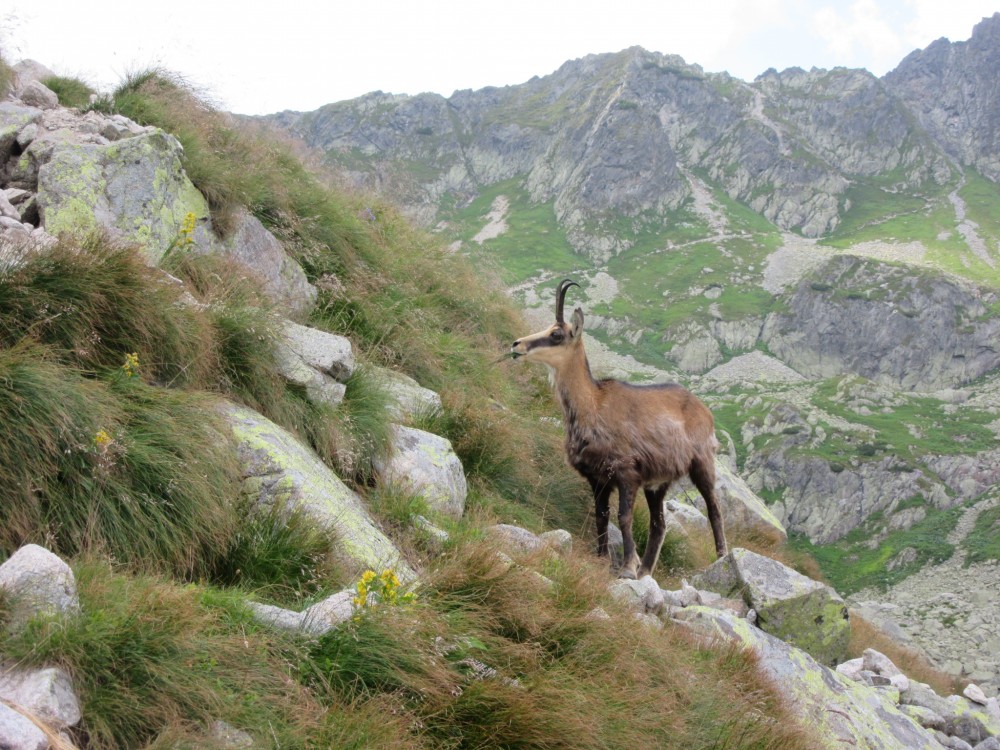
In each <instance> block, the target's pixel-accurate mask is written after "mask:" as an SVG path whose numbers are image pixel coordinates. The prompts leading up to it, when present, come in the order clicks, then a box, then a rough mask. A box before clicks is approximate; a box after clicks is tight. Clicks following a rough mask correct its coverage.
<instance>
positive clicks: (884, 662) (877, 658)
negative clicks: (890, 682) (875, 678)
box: [861, 648, 903, 677]
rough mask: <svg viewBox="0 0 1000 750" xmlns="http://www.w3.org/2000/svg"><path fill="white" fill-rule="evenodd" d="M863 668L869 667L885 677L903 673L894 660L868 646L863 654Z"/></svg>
mask: <svg viewBox="0 0 1000 750" xmlns="http://www.w3.org/2000/svg"><path fill="white" fill-rule="evenodd" d="M861 662H862V664H863V667H862V668H863V669H868V670H870V671H872V672H875V673H876V674H880V675H882V676H883V677H895V676H896V675H901V674H903V673H902V672H901V671H900V670H899V668H898V667H897V666H896V665H895V664H893V663H892V660H891V659H890V658H889V657H888V656H886V655H885V654H883V653H880V652H878V651H876V650H875V649H873V648H866V649H865V650H864V652H863V654H862V656H861Z"/></svg>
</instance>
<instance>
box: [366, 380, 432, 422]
mask: <svg viewBox="0 0 1000 750" xmlns="http://www.w3.org/2000/svg"><path fill="white" fill-rule="evenodd" d="M371 372H372V375H373V376H374V378H375V380H376V381H377V382H378V384H379V385H380V386H381V387H382V389H383V390H384V391H385V392H386V393H387V394H388V395H389V404H388V409H389V413H390V414H391V415H392V418H393V419H396V420H406V419H411V418H413V417H415V416H419V415H421V414H437V413H438V412H440V411H441V396H439V395H438V394H437V393H436V392H435V391H432V390H430V389H429V388H424V387H423V386H421V385H420V384H419V383H418V382H417V381H416V380H414V379H413V378H411V377H410V376H408V375H404V374H403V373H401V372H396V371H395V370H389V369H387V368H385V367H373V368H371Z"/></svg>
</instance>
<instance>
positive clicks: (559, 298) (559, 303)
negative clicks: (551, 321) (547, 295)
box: [556, 279, 580, 323]
mask: <svg viewBox="0 0 1000 750" xmlns="http://www.w3.org/2000/svg"><path fill="white" fill-rule="evenodd" d="M571 286H580V285H579V284H577V283H576V282H575V281H570V280H569V279H563V280H562V281H560V282H559V287H558V288H557V289H556V323H565V322H566V321H565V320H563V305H564V304H565V302H566V290H567V289H569V288H570V287H571Z"/></svg>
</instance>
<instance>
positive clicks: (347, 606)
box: [302, 590, 354, 635]
mask: <svg viewBox="0 0 1000 750" xmlns="http://www.w3.org/2000/svg"><path fill="white" fill-rule="evenodd" d="M353 602H354V591H352V590H347V591H341V592H339V593H337V594H334V595H333V596H330V597H327V598H326V599H324V600H323V601H321V602H317V603H316V604H313V605H312V606H311V607H309V608H308V609H306V610H305V611H304V612H303V613H302V629H303V630H305V631H307V632H309V633H312V634H313V635H323V633H326V632H327V631H328V630H330V629H331V628H333V627H335V626H337V625H339V624H340V623H342V622H346V621H347V620H349V619H351V615H352V614H353V613H354V603H353Z"/></svg>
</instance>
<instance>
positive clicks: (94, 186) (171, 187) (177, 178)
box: [32, 130, 212, 264]
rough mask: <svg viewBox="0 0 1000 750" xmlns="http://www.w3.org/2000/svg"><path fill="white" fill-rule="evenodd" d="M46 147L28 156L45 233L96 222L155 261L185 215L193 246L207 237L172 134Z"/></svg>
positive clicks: (204, 210)
mask: <svg viewBox="0 0 1000 750" xmlns="http://www.w3.org/2000/svg"><path fill="white" fill-rule="evenodd" d="M34 147H35V144H32V149H34ZM48 147H49V148H50V149H51V152H46V153H45V154H44V155H43V154H42V153H41V152H40V153H39V154H38V155H37V156H36V158H37V159H38V160H39V161H40V162H41V163H40V165H39V167H38V209H39V212H40V214H41V218H42V225H43V226H44V227H45V230H46V231H47V232H49V234H52V235H56V236H58V235H59V234H62V233H71V234H80V233H82V232H87V231H90V230H94V229H101V228H103V229H106V230H107V231H109V232H110V233H111V234H112V235H113V236H116V237H119V238H121V239H123V240H125V241H127V242H133V243H135V244H137V245H139V246H141V247H142V248H143V252H144V253H145V256H146V259H147V260H148V262H149V263H151V264H156V263H158V262H159V260H160V258H162V257H163V255H164V254H165V253H166V252H167V251H168V250H169V249H170V248H172V247H173V246H174V245H175V244H176V242H177V240H178V237H179V235H180V231H181V228H182V227H183V226H184V222H185V219H186V217H187V216H188V214H193V215H194V216H195V218H196V220H197V223H196V225H195V228H194V231H193V236H192V239H193V240H194V241H195V243H196V244H197V245H201V246H208V245H209V244H210V243H211V238H212V235H211V230H210V225H209V219H208V216H209V210H208V203H207V202H206V200H205V198H204V197H203V196H202V194H201V193H199V192H198V190H197V188H195V186H194V185H193V184H192V182H191V180H189V179H188V177H187V175H186V174H185V173H184V169H183V168H182V166H181V145H180V143H179V142H178V141H177V139H176V138H174V137H173V136H171V135H168V134H167V133H164V132H163V131H161V130H153V131H151V132H148V133H143V134H141V135H137V136H135V137H133V138H125V139H123V140H120V141H115V142H114V143H110V144H107V145H102V144H97V143H71V142H65V143H58V144H49V146H48ZM46 157H47V158H46Z"/></svg>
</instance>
